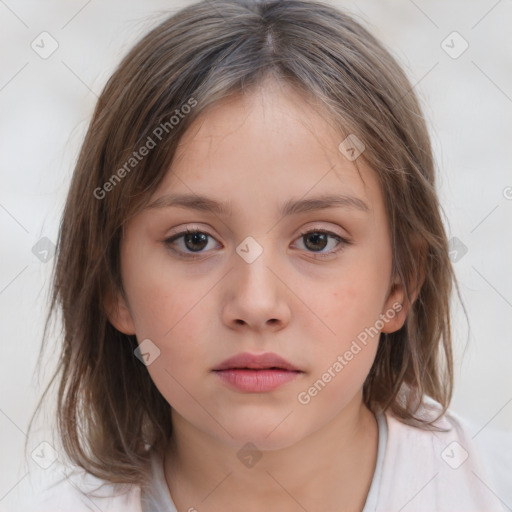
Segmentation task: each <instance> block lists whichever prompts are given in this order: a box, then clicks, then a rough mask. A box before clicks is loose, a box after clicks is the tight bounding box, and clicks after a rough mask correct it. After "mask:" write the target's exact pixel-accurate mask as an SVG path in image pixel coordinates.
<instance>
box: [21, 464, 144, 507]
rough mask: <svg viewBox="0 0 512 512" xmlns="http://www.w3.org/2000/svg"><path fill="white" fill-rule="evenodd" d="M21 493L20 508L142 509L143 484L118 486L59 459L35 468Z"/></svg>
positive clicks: (24, 482)
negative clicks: (65, 464) (45, 467)
mask: <svg viewBox="0 0 512 512" xmlns="http://www.w3.org/2000/svg"><path fill="white" fill-rule="evenodd" d="M17 495H18V498H17V499H18V501H17V508H16V510H17V511H19V512H71V511H72V512H82V511H83V512H86V511H87V512H89V511H91V510H93V511H98V510H101V511H102V512H141V505H140V487H139V486H128V485H123V486H120V485H117V486H116V485H113V484H111V483H109V482H105V481H102V480H100V479H98V478H96V477H94V476H93V475H91V474H89V473H86V472H85V471H83V470H78V469H73V468H68V467H66V466H64V465H63V464H59V463H54V464H52V466H51V468H47V469H45V470H42V469H39V468H31V469H30V471H29V474H28V475H27V477H26V478H25V479H24V481H23V482H22V484H21V485H20V486H19V489H17Z"/></svg>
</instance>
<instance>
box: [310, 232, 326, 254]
mask: <svg viewBox="0 0 512 512" xmlns="http://www.w3.org/2000/svg"><path fill="white" fill-rule="evenodd" d="M306 240H312V241H313V245H315V244H318V243H320V245H321V247H316V249H320V250H322V249H324V248H325V246H326V244H327V235H326V234H325V233H312V234H309V235H306ZM306 246H308V244H307V243H306ZM313 249H315V247H313Z"/></svg>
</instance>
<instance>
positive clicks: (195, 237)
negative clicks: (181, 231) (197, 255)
mask: <svg viewBox="0 0 512 512" xmlns="http://www.w3.org/2000/svg"><path fill="white" fill-rule="evenodd" d="M189 242H191V243H192V244H199V245H200V247H199V248H197V247H195V248H194V247H190V244H189ZM207 243H208V240H207V235H206V234H205V233H188V234H187V235H185V245H186V246H187V248H188V249H189V250H191V251H200V250H201V249H204V248H205V247H206V245H207Z"/></svg>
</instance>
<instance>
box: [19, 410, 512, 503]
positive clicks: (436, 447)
mask: <svg viewBox="0 0 512 512" xmlns="http://www.w3.org/2000/svg"><path fill="white" fill-rule="evenodd" d="M429 403H431V404H435V403H433V402H429ZM436 405H437V404H436ZM434 413H435V411H433V410H429V409H428V408H425V409H423V410H422V414H423V415H424V417H426V416H428V415H431V414H434ZM376 418H377V423H378V428H379V443H378V453H377V462H376V467H375V471H374V475H373V479H372V483H371V486H370V490H369V493H368V496H367V499H366V503H365V506H364V509H363V511H362V512H505V511H507V510H508V511H510V510H512V432H503V433H500V432H498V431H495V430H492V429H491V428H490V427H486V429H484V430H482V431H481V432H478V431H476V435H475V434H473V435H472V434H471V430H474V431H475V429H474V428H473V429H471V428H470V425H469V423H467V422H465V421H464V420H462V419H461V418H460V417H458V416H457V415H455V414H454V413H452V412H450V411H449V412H447V413H446V414H445V415H444V416H443V417H442V418H441V419H440V420H438V422H437V423H436V424H437V425H439V426H441V427H443V428H447V429H449V431H447V432H435V431H434V432H433V431H426V430H423V429H419V428H416V427H412V426H409V425H405V424H403V423H401V422H400V421H399V420H398V419H396V418H395V417H394V416H393V415H392V414H391V413H390V412H389V411H387V412H386V413H385V414H383V413H381V412H377V413H376ZM473 437H475V439H473ZM478 438H480V439H478ZM477 442H478V444H477ZM46 471H48V470H46ZM60 471H62V469H61V468H59V467H58V466H56V469H55V470H54V473H58V472H60ZM151 473H152V485H151V487H150V488H149V489H141V488H140V486H120V487H119V488H117V489H115V488H114V486H113V485H112V484H108V483H105V487H104V488H103V489H101V491H96V493H95V494H96V495H98V494H100V495H101V496H102V497H88V496H86V495H85V494H84V493H82V492H81V490H83V491H87V490H90V489H93V490H95V489H96V488H97V486H98V485H99V484H100V483H101V481H100V480H98V479H97V478H95V477H93V476H92V475H88V474H80V475H75V476H74V477H70V478H68V479H66V478H64V477H62V479H61V480H62V481H60V482H58V483H57V484H56V485H55V486H54V487H52V488H50V489H47V490H44V489H43V487H45V486H46V485H42V486H41V487H39V489H35V490H31V491H30V493H31V496H30V497H28V496H27V497H25V499H24V500H22V504H20V506H19V507H17V508H16V512H18V511H20V512H29V511H30V512H61V511H62V512H70V511H72V512H82V511H89V510H95V511H97V510H98V509H99V510H101V511H102V512H118V511H119V512H177V510H176V507H175V505H174V503H173V501H172V497H171V495H170V493H169V488H168V486H167V483H166V480H165V476H164V470H163V459H162V456H161V454H157V453H155V452H153V454H152V456H151ZM191 506H194V505H193V504H192V505H191ZM196 509H197V510H199V511H200V510H201V507H200V504H197V505H196ZM310 512H315V511H310Z"/></svg>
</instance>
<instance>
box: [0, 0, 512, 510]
mask: <svg viewBox="0 0 512 512" xmlns="http://www.w3.org/2000/svg"><path fill="white" fill-rule="evenodd" d="M188 3H189V2H184V1H163V0H160V1H156V0H146V1H144V2H142V1H139V2H135V1H126V0H125V1H121V0H109V1H102V2H100V1H98V0H92V1H84V0H73V1H67V2H57V1H45V2H38V1H35V0H32V1H15V0H5V1H3V0H0V38H1V42H0V48H1V58H2V65H1V66H0V109H1V115H2V119H3V122H2V123H1V125H0V144H1V146H0V161H1V166H0V169H1V170H0V172H1V188H0V229H1V234H2V243H1V250H2V264H1V265H0V305H1V311H2V322H1V323H0V329H1V343H2V346H1V348H2V357H1V360H0V364H1V370H0V390H1V395H0V432H1V436H2V437H1V447H0V450H1V454H2V455H1V464H2V466H1V470H0V510H5V511H7V510H14V509H15V508H14V506H13V504H14V503H15V502H16V501H15V500H16V496H17V494H18V493H20V492H22V491H21V489H22V488H23V485H24V482H25V481H26V474H27V467H26V464H25V461H24V459H23V454H22V448H23V443H24V441H25V433H26V428H27V423H28V419H29V415H30V413H31V411H32V409H33V408H34V406H35V403H36V398H37V397H38V396H39V393H40V392H41V389H42V385H43V383H44V382H46V379H47V377H48V375H49V373H48V372H49V370H50V369H52V368H53V366H54V364H55V362H56V357H57V354H56V353H54V354H53V356H54V357H53V359H52V354H50V357H49V358H48V361H47V368H48V371H47V372H46V373H44V372H43V373H42V374H41V376H40V377H38V375H37V374H36V373H35V363H36V358H37V355H38V351H39V345H40V339H41V335H42V326H43V320H44V316H45V307H46V295H47V291H48V283H49V277H50V270H51V268H50V267H51V263H52V261H53V260H51V259H50V260H49V261H48V262H46V263H45V262H44V261H41V258H43V260H44V258H45V256H46V257H47V258H49V257H51V252H50V253H48V254H47V255H46V253H44V249H45V245H44V244H45V242H44V241H43V242H40V240H41V239H42V238H43V237H47V238H48V239H49V240H50V241H52V242H55V241H56V238H57V232H58V224H59V217H60V214H61V211H62V207H63V204H64V200H65V196H66V192H67V188H68V185H69V181H70V178H71V172H72V168H73V162H74V161H75V159H76V156H77V151H78V148H79V146H80V143H81V141H82V138H83V136H84V134H85V130H86V128H87V123H88V120H89V118H90V115H91V113H92V109H93V107H94V105H95V101H96V99H97V96H98V95H99V93H100V91H101V88H102V86H103V84H104V83H105V81H106V80H107V78H108V77H109V75H110V74H111V72H112V71H113V68H114V66H115V65H116V64H117V63H118V62H119V60H120V58H121V57H122V56H123V55H124V53H125V52H126V51H127V50H128V49H129V48H130V47H131V46H132V45H133V43H134V42H135V41H136V40H138V39H139V38H140V37H141V35H143V34H145V33H146V32H147V31H148V30H149V29H150V28H152V27H153V26H154V25H156V24H157V23H158V21H159V20H161V19H162V18H163V17H165V15H166V13H169V12H170V11H174V10H177V9H178V8H179V7H181V6H183V5H186V4H188ZM329 3H332V4H335V5H340V6H341V7H344V8H346V9H347V10H349V11H351V12H353V13H354V14H356V16H357V17H358V18H359V19H361V20H363V22H364V23H365V24H366V26H368V27H370V28H371V30H373V32H374V33H375V35H376V36H377V37H378V38H380V39H381V40H382V41H383V42H384V43H385V44H386V45H387V46H388V48H390V49H391V51H392V52H393V53H394V55H395V56H396V57H397V58H398V60H399V61H400V62H401V64H402V65H403V66H404V68H405V69H406V71H407V73H408V75H409V77H410V79H411V81H412V83H413V84H414V88H415V91H417V93H418V94H419V95H420V98H421V101H422V103H423V108H424V112H425V116H426V118H427V120H428V123H429V126H430V129H431V134H432V139H433V144H434V148H435V153H436V159H437V164H438V167H439V169H440V174H439V194H440V198H441V202H442V205H443V208H444V211H445V213H446V216H447V218H448V221H447V223H446V226H447V230H448V233H449V236H450V238H452V237H455V238H456V239H457V240H458V241H455V242H454V248H456V254H455V253H454V257H455V258H456V259H457V260H458V261H457V262H456V263H455V268H456V272H457V277H458V279H459V282H460V285H461V291H462V294H463V300H464V303H465V305H466V307H467V311H468V314H469V318H470V327H471V330H470V331H469V333H468V327H467V324H466V320H465V317H464V315H463V312H462V309H461V307H460V305H459V304H458V302H455V303H454V325H453V329H454V334H455V336H454V339H455V351H456V373H455V378H456V383H455V396H454V399H453V402H452V407H451V408H452V410H454V411H455V412H457V413H459V414H460V415H461V416H463V417H465V418H467V419H468V420H469V421H471V422H472V425H473V427H474V434H475V435H485V433H486V432H492V429H493V428H496V429H502V430H509V431H512V373H511V371H510V363H511V361H512V336H511V334H510V330H511V329H510V325H509V322H510V320H511V319H512V272H510V262H511V261H512V237H511V218H512V171H511V162H512V66H511V64H512V31H511V30H510V27H511V26H512V1H511V0H501V1H495V0H491V1H487V0H485V1H484V0H479V1H472V2H467V1H465V2H464V1H462V0H456V1H441V0H435V1H432V0H431V1H420V0H416V1H414V2H413V1H412V0H401V1H398V0H387V1H382V0H381V1H378V0H372V1H370V0H368V1H366V0H361V1H357V2H348V1H347V2H344V1H338V2H334V1H331V2H329ZM44 31H46V32H48V33H49V34H51V37H52V38H53V39H54V40H55V41H56V42H57V44H58V48H57V49H56V51H55V52H54V53H53V54H52V55H50V56H49V57H48V58H46V59H43V58H41V56H40V55H39V54H38V53H36V51H34V49H33V48H32V47H31V43H32V42H33V41H35V42H34V45H37V44H38V45H39V51H40V52H42V51H43V50H44V51H47V50H49V49H50V48H51V46H50V45H51V40H50V39H49V38H48V36H40V34H41V33H42V32H44ZM453 31H457V32H458V33H459V34H460V35H461V36H462V37H463V38H464V40H466V41H467V43H468V44H469V47H468V48H467V50H466V51H465V52H464V53H462V54H461V55H460V56H458V57H457V58H453V57H454V56H455V55H456V53H458V52H459V51H460V50H461V49H462V48H463V46H462V45H463V44H464V43H463V41H462V40H460V39H458V36H457V35H455V36H453V35H451V36H450V37H448V36H449V35H450V34H452V32H453ZM447 37H448V39H447ZM41 38H46V39H45V40H44V48H43V47H42V46H43V43H41ZM443 41H445V43H443ZM447 45H448V46H452V48H451V49H450V48H449V47H447ZM443 47H444V49H443ZM445 49H446V50H448V51H449V52H451V53H452V55H451V56H450V55H449V54H448V53H447V52H446V51H445ZM36 244H39V245H36ZM462 244H463V245H462ZM34 246H35V247H36V249H34V250H33V248H34ZM466 249H467V252H465V251H466ZM468 335H469V343H468V345H467V347H466V349H465V350H464V346H465V344H466V340H467V338H468ZM44 439H45V434H44V431H42V432H41V434H40V437H39V438H36V439H34V440H33V441H32V442H31V445H30V446H33V447H35V446H36V445H37V444H38V443H39V442H40V441H41V440H44ZM28 465H29V466H30V467H32V466H34V462H33V461H31V460H29V461H28ZM36 469H38V468H36ZM41 471H43V470H41ZM19 482H20V483H19Z"/></svg>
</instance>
